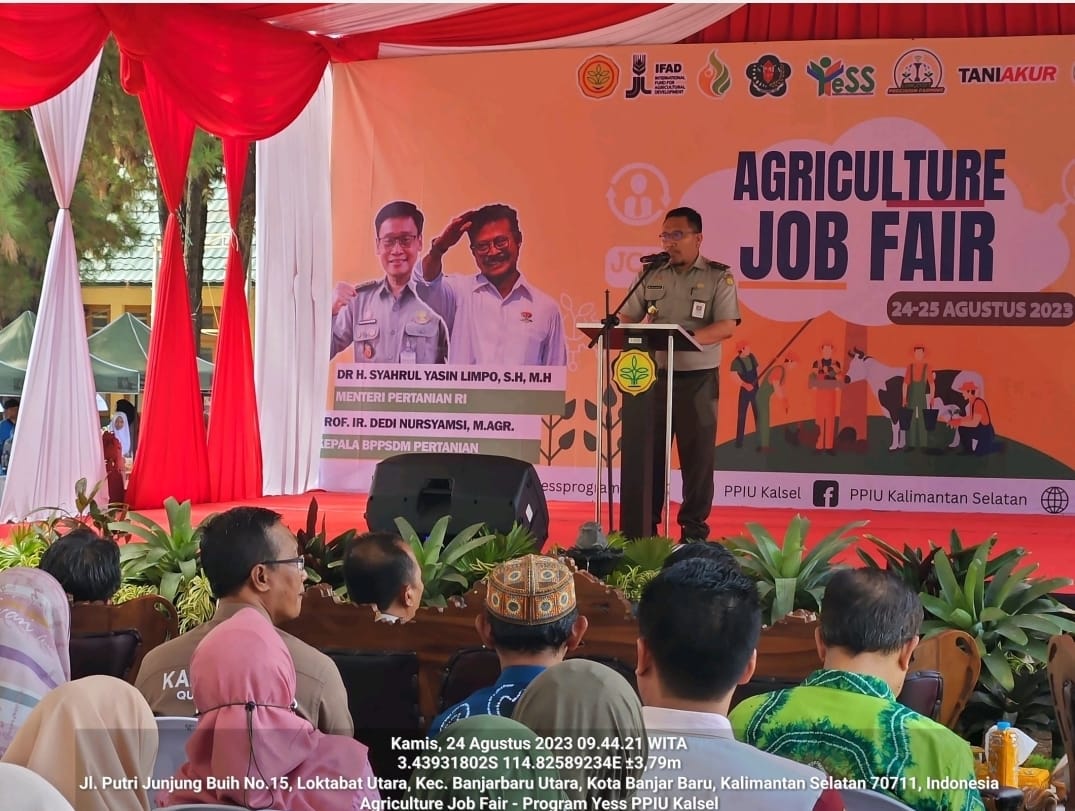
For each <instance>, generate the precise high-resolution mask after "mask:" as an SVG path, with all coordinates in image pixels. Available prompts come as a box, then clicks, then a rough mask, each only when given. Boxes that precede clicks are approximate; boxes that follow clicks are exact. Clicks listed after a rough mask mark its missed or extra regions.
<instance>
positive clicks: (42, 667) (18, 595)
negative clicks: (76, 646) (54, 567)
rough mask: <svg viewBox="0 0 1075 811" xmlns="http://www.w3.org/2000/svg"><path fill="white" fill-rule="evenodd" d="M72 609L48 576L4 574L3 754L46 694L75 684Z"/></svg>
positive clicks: (0, 655) (0, 604)
mask: <svg viewBox="0 0 1075 811" xmlns="http://www.w3.org/2000/svg"><path fill="white" fill-rule="evenodd" d="M70 645H71V606H70V604H69V603H68V601H67V595H66V594H64V591H63V587H62V586H61V585H60V584H59V583H58V582H57V581H56V579H55V578H54V577H53V576H52V575H50V574H49V573H48V572H43V571H41V570H40V569H25V568H22V567H18V568H14V569H7V570H5V571H3V572H0V755H3V754H4V752H5V751H6V750H7V748H8V746H9V745H10V744H11V741H12V740H13V739H14V737H15V733H16V732H18V731H19V727H21V726H22V725H23V723H25V721H26V719H27V717H29V715H30V712H31V711H32V710H33V708H34V707H36V706H37V702H39V701H40V700H41V697H42V696H44V695H45V693H47V692H49V691H50V690H52V689H53V688H55V687H59V686H60V685H61V684H65V683H66V682H68V681H70V680H71V655H70V652H69V650H70Z"/></svg>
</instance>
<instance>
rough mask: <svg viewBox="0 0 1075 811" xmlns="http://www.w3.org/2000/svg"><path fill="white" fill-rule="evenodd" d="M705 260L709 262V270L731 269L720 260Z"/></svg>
mask: <svg viewBox="0 0 1075 811" xmlns="http://www.w3.org/2000/svg"><path fill="white" fill-rule="evenodd" d="M706 261H707V262H708V263H709V269H710V270H720V271H729V270H731V266H730V265H725V264H723V263H721V262H714V261H713V260H712V259H706Z"/></svg>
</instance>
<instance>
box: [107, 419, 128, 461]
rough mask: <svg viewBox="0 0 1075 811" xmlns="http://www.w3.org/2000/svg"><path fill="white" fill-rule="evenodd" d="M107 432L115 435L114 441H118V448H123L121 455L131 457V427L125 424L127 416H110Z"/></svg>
mask: <svg viewBox="0 0 1075 811" xmlns="http://www.w3.org/2000/svg"><path fill="white" fill-rule="evenodd" d="M108 430H109V431H111V432H112V433H113V434H115V435H116V439H118V440H119V444H120V447H121V448H123V455H124V456H130V455H131V426H130V425H128V424H127V415H126V414H120V413H118V412H117V413H116V414H113V415H112V422H111V423H110V424H109V426H108Z"/></svg>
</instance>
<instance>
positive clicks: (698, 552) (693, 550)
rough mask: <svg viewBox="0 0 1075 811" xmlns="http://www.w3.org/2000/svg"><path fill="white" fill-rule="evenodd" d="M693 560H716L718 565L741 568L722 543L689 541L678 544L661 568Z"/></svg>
mask: <svg viewBox="0 0 1075 811" xmlns="http://www.w3.org/2000/svg"><path fill="white" fill-rule="evenodd" d="M693 558H705V559H707V560H715V561H716V562H717V563H723V564H732V565H734V566H735V568H737V569H738V568H739V561H738V560H736V558H735V555H733V554H732V553H731V551H729V549H728V547H726V546H725V545H724V544H722V543H720V541H688V542H687V543H681V544H677V545H676V546H675V548H673V549H672V553H671V554H670V555H669V556H668V557H666V558H665V559H664V563H663V564H662V565H661V568H662V569H667V568H668V567H669V566H674V565H675V564H677V563H679V562H680V561H681V560H692V559H693Z"/></svg>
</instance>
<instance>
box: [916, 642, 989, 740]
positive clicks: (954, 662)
mask: <svg viewBox="0 0 1075 811" xmlns="http://www.w3.org/2000/svg"><path fill="white" fill-rule="evenodd" d="M919 670H932V671H936V672H937V673H940V674H941V681H942V682H943V686H944V690H943V693H942V695H941V708H940V710H939V711H938V713H937V717H936V719H935V720H936V721H937V723H939V724H944V726H946V727H948V728H949V729H951V728H952V727H953V726H955V723H956V721H958V720H959V716H960V714H962V712H963V708H964V707H966V706H967V700H968V699H969V698H970V695H971V693H972V692H974V686H975V685H976V684H977V683H978V675H979V674H980V673H981V670H982V656H981V654H980V653H978V644H977V643H976V642H975V641H974V637H973V636H971V635H970V634H968V633H967V632H966V631H957V630H955V629H952V630H948V631H943V632H942V633H939V634H937V635H936V636H931V637H930V638H929V639H923V640H922V641H921V642H920V643H919V645H918V647H917V648H915V650H914V653H912V654H911V668H910V672H911V673H915V672H916V671H919Z"/></svg>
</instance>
